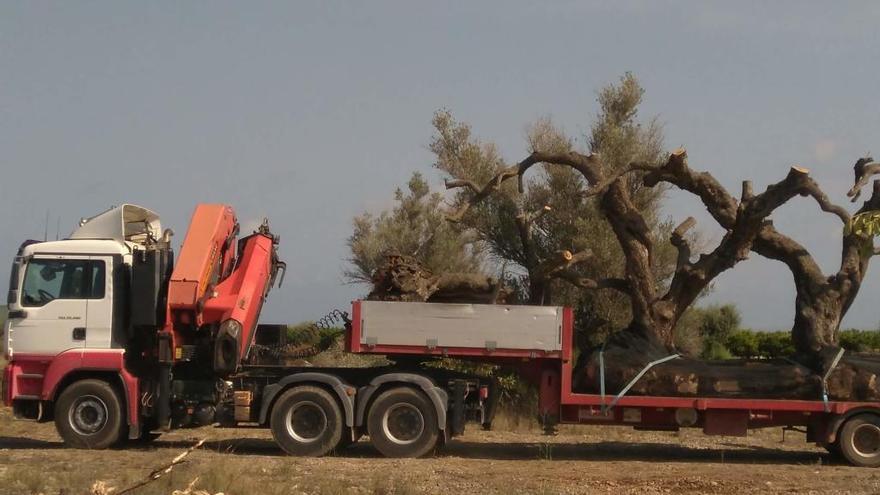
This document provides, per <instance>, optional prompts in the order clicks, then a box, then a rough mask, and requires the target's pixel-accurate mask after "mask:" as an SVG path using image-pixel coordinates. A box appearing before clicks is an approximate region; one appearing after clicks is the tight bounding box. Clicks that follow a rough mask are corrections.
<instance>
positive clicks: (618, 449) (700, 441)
mask: <svg viewBox="0 0 880 495" xmlns="http://www.w3.org/2000/svg"><path fill="white" fill-rule="evenodd" d="M506 430H509V431H492V432H484V431H479V430H477V429H471V430H470V431H469V432H468V433H467V434H466V435H465V436H464V437H462V438H461V439H456V440H455V441H453V442H451V443H450V444H449V445H447V446H446V448H445V449H443V451H441V453H440V454H438V456H437V457H434V458H429V459H402V460H399V459H384V458H381V457H379V456H378V454H377V453H376V452H375V451H374V450H373V449H372V448H371V447H370V446H369V445H368V444H366V443H365V442H360V443H358V444H356V445H354V446H352V447H351V448H350V449H348V450H346V451H344V452H343V453H341V454H338V455H336V456H334V457H326V458H321V459H304V458H291V457H286V456H283V455H282V454H281V452H280V451H279V450H278V449H277V448H276V447H275V446H274V444H273V443H272V441H271V437H270V436H269V435H268V434H267V432H266V431H264V430H242V429H236V430H222V429H210V428H203V429H198V430H183V431H178V432H174V433H171V434H168V435H166V436H163V437H161V438H160V439H159V440H157V441H156V442H154V443H153V444H152V445H150V446H146V447H138V448H129V449H126V450H110V451H77V450H70V449H66V448H64V447H63V445H62V444H61V443H60V440H59V438H58V437H57V435H56V434H55V431H54V428H53V426H52V425H51V424H36V423H31V422H24V421H17V420H14V419H12V417H11V414H10V411H9V409H7V408H3V409H0V493H3V494H7V493H8V494H29V493H45V494H47V495H48V494H69V495H73V494H80V493H90V491H91V487H92V485H93V484H94V482H95V481H98V480H100V481H104V482H106V484H107V485H108V486H110V487H115V488H116V489H117V490H116V491H119V490H120V489H121V488H124V487H127V486H130V485H133V484H135V483H136V482H138V481H139V480H142V479H144V477H146V476H147V474H148V473H149V472H150V471H152V470H153V469H155V468H157V467H160V466H162V465H163V464H166V463H168V462H170V461H171V459H173V458H174V457H175V456H176V455H177V454H179V453H181V452H182V451H184V450H185V449H186V448H187V447H189V446H190V445H192V444H193V443H194V442H195V441H197V440H198V439H200V438H204V437H208V441H207V442H206V443H205V445H204V446H203V447H202V448H201V449H198V450H196V451H194V452H193V453H192V454H191V455H190V456H188V457H187V460H186V462H184V463H182V464H180V465H178V466H177V467H175V468H174V469H173V471H172V472H171V473H170V474H168V475H167V476H165V477H163V478H161V479H159V480H158V481H155V482H153V483H151V484H149V485H147V486H145V487H143V488H141V489H138V490H136V491H134V492H133V493H136V494H160V493H161V494H170V493H172V492H173V491H174V490H183V489H184V488H186V486H187V485H189V484H190V482H191V481H193V480H194V479H195V478H196V477H198V478H199V479H198V481H197V482H196V487H197V488H199V489H204V490H208V491H210V492H211V493H216V492H220V491H222V492H224V493H225V494H227V495H229V494H232V495H239V494H250V493H254V494H256V493H259V494H267V495H274V494H288V493H289V494H300V493H330V494H337V493H339V494H342V493H345V494H369V493H380V494H392V493H403V494H410V493H718V494H727V493H737V494H744V493H768V492H781V493H877V492H878V491H880V470H871V469H859V468H853V467H849V466H846V465H841V464H839V463H838V464H835V463H833V462H831V461H830V460H829V458H828V456H827V455H825V453H824V451H822V450H820V449H817V448H815V447H813V446H812V445H810V444H806V443H805V442H804V438H803V436H802V435H801V434H799V433H794V432H788V433H786V438H785V442H782V441H781V440H782V433H781V431H780V430H778V429H775V430H767V431H761V432H758V433H756V434H754V435H752V436H750V437H747V438H726V437H704V436H702V435H701V434H700V433H699V432H698V431H684V432H681V433H667V432H662V433H657V432H637V431H633V430H631V429H626V428H599V427H564V428H562V429H561V431H560V433H559V435H557V436H555V437H547V436H543V435H541V434H540V433H539V432H537V431H531V430H529V429H528V428H527V427H524V426H518V427H514V428H506Z"/></svg>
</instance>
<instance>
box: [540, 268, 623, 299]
mask: <svg viewBox="0 0 880 495" xmlns="http://www.w3.org/2000/svg"><path fill="white" fill-rule="evenodd" d="M556 278H558V279H560V280H565V281H566V282H568V283H570V284H571V285H574V286H575V287H579V288H581V289H586V290H600V289H614V290H616V291H618V292H622V293H624V294H626V295H632V285H631V284H630V283H629V282H628V281H627V280H626V279H622V278H616V277H610V278H601V279H598V280H596V279H592V278H589V277H583V276H581V275H578V274H577V273H575V272H573V271H571V270H563V271H561V272H559V273H558V274H557V276H556Z"/></svg>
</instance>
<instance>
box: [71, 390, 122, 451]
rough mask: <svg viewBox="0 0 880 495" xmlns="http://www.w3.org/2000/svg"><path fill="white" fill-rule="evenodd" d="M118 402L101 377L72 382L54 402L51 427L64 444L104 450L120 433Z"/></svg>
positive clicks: (113, 392) (120, 420)
mask: <svg viewBox="0 0 880 495" xmlns="http://www.w3.org/2000/svg"><path fill="white" fill-rule="evenodd" d="M123 423H124V421H123V418H122V401H120V400H119V396H118V395H117V394H116V391H115V390H113V387H111V386H110V384H109V383H107V382H105V381H102V380H82V381H79V382H75V383H73V384H72V385H70V386H69V387H67V388H66V389H64V392H62V393H61V396H60V397H59V398H58V401H57V402H56V403H55V427H56V429H57V430H58V434H59V435H61V438H62V439H63V440H64V443H66V444H67V445H69V446H71V447H74V448H78V449H106V448H107V447H110V446H111V445H113V444H115V443H116V442H118V441H119V439H120V437H121V435H122V426H123Z"/></svg>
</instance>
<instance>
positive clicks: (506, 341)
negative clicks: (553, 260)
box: [346, 301, 880, 466]
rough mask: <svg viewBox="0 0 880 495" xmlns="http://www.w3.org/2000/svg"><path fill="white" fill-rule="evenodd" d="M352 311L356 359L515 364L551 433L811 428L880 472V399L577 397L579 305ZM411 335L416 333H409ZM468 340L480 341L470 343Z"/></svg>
mask: <svg viewBox="0 0 880 495" xmlns="http://www.w3.org/2000/svg"><path fill="white" fill-rule="evenodd" d="M542 311H543V313H542ZM517 312H520V313H521V314H517ZM529 312H531V314H530V313H529ZM554 313H555V315H556V327H555V331H554V332H553V333H549V332H548V325H545V324H542V323H541V322H540V321H539V320H540V319H542V318H544V319H549V320H552V316H553V314H554ZM352 314H353V317H352V320H353V321H352V328H351V331H350V333H349V335H348V338H347V340H346V349H347V350H348V351H349V352H353V353H369V354H385V355H389V356H422V357H428V356H441V357H453V358H460V359H467V360H472V361H478V362H483V363H494V364H504V365H509V366H513V367H514V368H516V369H517V371H518V373H519V375H520V376H523V377H525V378H527V379H529V380H531V381H532V382H533V383H534V384H535V385H537V387H538V390H539V410H538V416H539V418H540V419H541V421H542V422H543V423H544V425H545V427H547V428H552V427H553V425H555V424H592V425H625V426H632V427H634V428H635V429H639V430H667V431H669V430H672V431H675V430H678V429H680V428H688V427H692V428H701V429H702V430H703V432H704V433H705V434H707V435H730V436H745V435H746V434H747V432H748V430H749V429H756V428H766V427H776V426H780V427H787V428H797V427H802V428H804V430H805V432H806V435H807V441H808V442H815V443H816V444H818V445H820V446H823V447H825V448H827V449H828V450H829V451H830V452H832V453H835V454H842V455H843V456H844V457H845V458H846V459H847V460H848V461H850V462H851V463H853V464H856V465H860V466H878V465H880V403H878V402H843V401H829V400H827V399H826V400H823V398H822V397H817V398H816V400H788V399H766V398H760V399H751V398H716V397H692V396H691V397H660V396H636V395H626V393H625V392H626V390H623V391H611V392H609V393H599V394H589V393H578V392H575V391H574V390H573V388H572V377H573V371H574V370H573V367H574V330H573V320H574V316H573V312H572V309H571V308H563V307H540V308H538V307H527V306H526V307H524V306H503V305H446V304H443V305H439V304H430V303H425V304H422V303H386V302H372V301H355V302H354V303H353V308H352ZM514 315H515V317H514V318H512V319H513V321H516V322H517V323H516V325H517V327H516V328H513V329H512V330H513V331H512V332H510V330H511V329H510V328H508V327H505V326H504V321H505V320H506V319H508V321H510V319H511V317H512V316H514ZM377 326H378V327H379V328H375V327H377ZM389 327H390V328H389ZM529 327H532V330H530V329H529ZM407 328H409V329H411V330H412V331H409V332H406V331H405V329H407ZM462 328H464V331H461V329H462ZM554 333H555V335H554ZM450 334H451V335H450ZM417 339H423V342H421V343H419V342H418V341H417ZM463 340H467V341H469V342H470V344H469V345H462V343H461V342H462V341H463ZM530 344H531V345H530ZM633 378H634V379H637V377H633ZM634 382H635V380H634ZM634 382H633V383H634ZM490 422H491V418H490V420H489V423H490Z"/></svg>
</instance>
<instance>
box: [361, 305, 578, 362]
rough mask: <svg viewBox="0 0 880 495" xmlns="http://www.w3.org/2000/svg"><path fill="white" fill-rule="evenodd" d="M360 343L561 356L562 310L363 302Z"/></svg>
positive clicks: (554, 307) (540, 307) (548, 307)
mask: <svg viewBox="0 0 880 495" xmlns="http://www.w3.org/2000/svg"><path fill="white" fill-rule="evenodd" d="M361 316H362V319H363V322H362V323H363V326H362V328H361V344H367V345H413V346H429V347H475V348H487V347H489V348H497V349H525V350H540V351H558V350H560V349H561V348H562V343H561V342H562V338H561V332H562V308H561V307H556V306H504V305H494V304H445V303H411V302H384V301H363V302H362V303H361Z"/></svg>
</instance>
